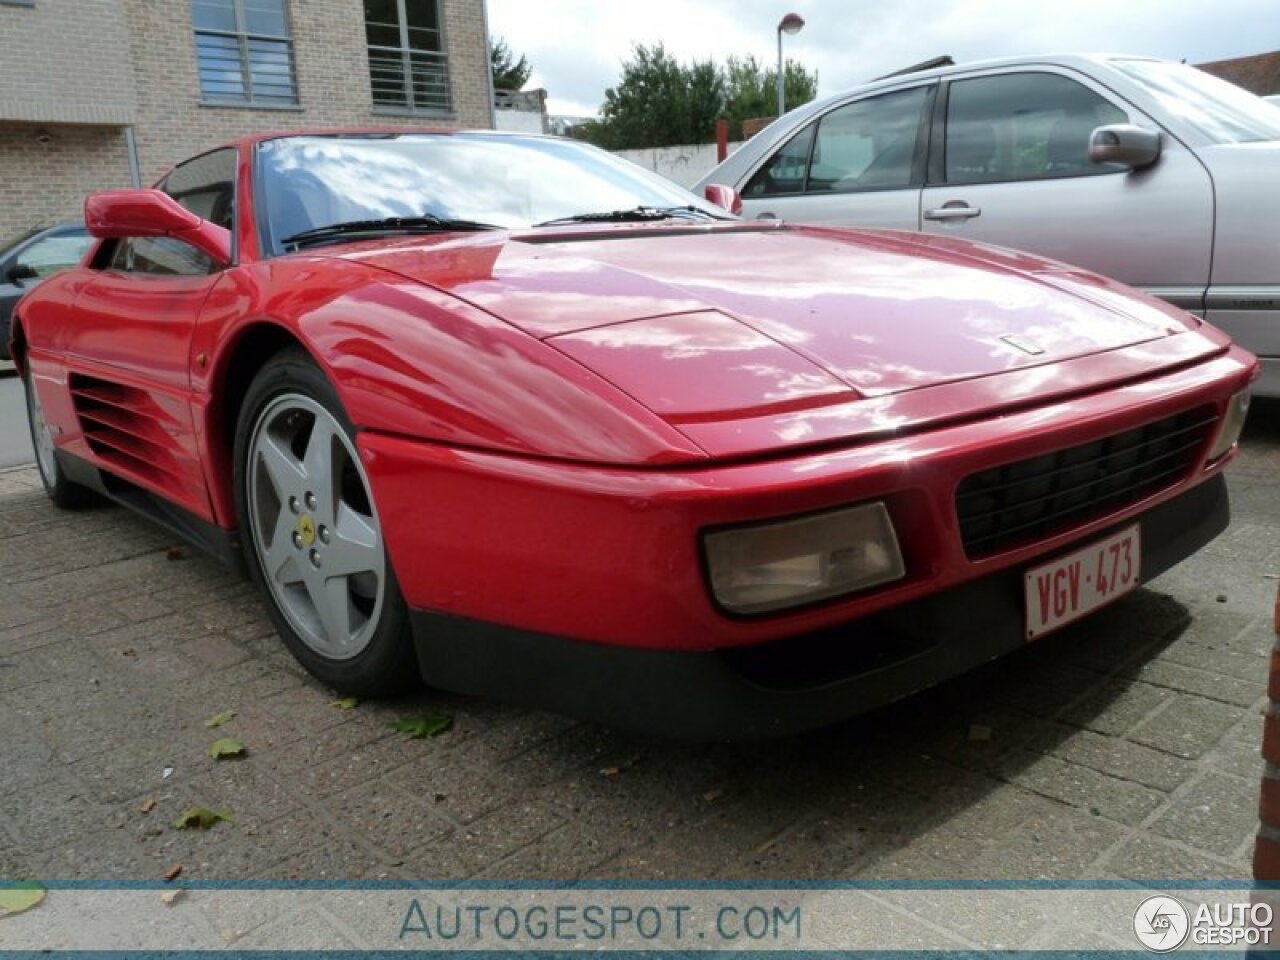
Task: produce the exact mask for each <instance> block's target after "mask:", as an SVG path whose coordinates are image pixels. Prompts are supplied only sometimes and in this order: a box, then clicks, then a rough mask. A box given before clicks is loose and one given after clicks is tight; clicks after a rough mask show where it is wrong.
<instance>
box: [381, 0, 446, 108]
mask: <svg viewBox="0 0 1280 960" xmlns="http://www.w3.org/2000/svg"><path fill="white" fill-rule="evenodd" d="M394 2H395V5H396V29H397V31H398V32H399V36H400V45H399V46H398V47H388V46H384V45H382V44H374V43H370V42H369V33H368V31H369V18H368V17H367V16H365V17H363V24H364V28H365V38H364V40H365V43H364V49H365V60H366V65H367V67H368V69H367V71H366V74H367V75H368V78H369V101H370V103H371V104H372V108H373V112H374V113H381V114H389V115H398V116H432V117H452V116H454V97H453V71H452V70H451V69H450V63H449V60H450V55H449V35H448V31H447V30H446V28H445V21H444V5H443V4H442V3H441V2H440V0H425V2H428V3H434V4H435V8H436V23H437V24H439V26H438V28H437V29H436V33H437V34H438V36H439V41H440V49H439V50H436V51H424V50H419V51H416V52H417V53H428V52H430V53H432V54H433V55H434V56H436V57H439V58H440V64H441V66H442V68H443V73H444V86H445V98H446V102H445V104H444V105H443V106H427V105H419V104H417V103H415V98H414V91H413V54H414V52H415V51H414V49H413V47H412V46H410V44H409V14H408V10H407V9H406V7H405V4H406V3H408V2H410V0H394ZM384 26H385V24H384ZM374 51H380V52H382V53H385V54H388V55H391V54H394V55H396V56H397V57H399V60H400V68H401V70H402V71H403V77H404V93H405V101H406V102H405V104H404V105H400V104H395V103H379V102H378V99H377V95H376V94H375V92H374V89H373V61H372V60H371V59H370V55H371V54H372V53H373V52H374Z"/></svg>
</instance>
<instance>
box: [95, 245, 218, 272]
mask: <svg viewBox="0 0 1280 960" xmlns="http://www.w3.org/2000/svg"><path fill="white" fill-rule="evenodd" d="M213 266H214V264H213V260H211V259H210V258H209V257H207V256H205V255H204V254H203V253H201V252H200V251H199V250H197V249H196V248H195V247H193V246H191V245H190V244H186V243H183V242H182V241H181V240H175V239H173V238H172V237H130V238H128V239H125V240H118V241H116V249H115V252H114V253H113V254H112V255H111V260H110V262H109V263H108V265H107V268H108V269H110V270H117V271H121V272H124V273H140V274H150V275H152V276H162V277H175V276H179V277H198V276H204V275H206V274H209V273H212V272H213Z"/></svg>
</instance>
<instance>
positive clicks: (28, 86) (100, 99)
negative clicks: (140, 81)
mask: <svg viewBox="0 0 1280 960" xmlns="http://www.w3.org/2000/svg"><path fill="white" fill-rule="evenodd" d="M124 4H125V0H36V3H35V5H34V6H31V7H27V6H10V5H8V4H0V121H3V120H27V121H32V122H44V123H49V122H54V123H57V122H69V123H86V122H87V123H93V122H102V123H128V122H129V121H130V120H132V119H133V115H134V110H135V100H134V90H133V71H132V70H131V69H130V64H129V58H128V57H127V56H121V51H127V50H128V47H129V30H128V25H127V22H126V19H125V14H124ZM176 5H177V6H181V7H186V6H187V3H186V0H182V2H180V3H178V4H176Z"/></svg>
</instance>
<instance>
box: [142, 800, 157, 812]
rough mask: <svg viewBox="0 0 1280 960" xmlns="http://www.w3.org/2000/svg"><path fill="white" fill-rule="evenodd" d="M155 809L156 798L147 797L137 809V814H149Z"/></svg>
mask: <svg viewBox="0 0 1280 960" xmlns="http://www.w3.org/2000/svg"><path fill="white" fill-rule="evenodd" d="M155 808H156V798H155V797H147V799H145V800H143V801H142V806H140V807H138V812H139V813H150V812H151V811H152V810H154V809H155Z"/></svg>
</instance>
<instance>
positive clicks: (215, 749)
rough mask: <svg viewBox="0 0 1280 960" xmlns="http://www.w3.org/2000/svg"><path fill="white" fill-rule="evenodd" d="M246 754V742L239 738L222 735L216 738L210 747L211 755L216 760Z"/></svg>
mask: <svg viewBox="0 0 1280 960" xmlns="http://www.w3.org/2000/svg"><path fill="white" fill-rule="evenodd" d="M244 754H245V749H244V744H243V743H241V742H240V741H239V740H232V739H231V738H230V737H222V738H220V739H218V740H215V741H213V743H212V744H211V745H210V747H209V756H211V757H213V759H215V760H225V759H227V758H228V757H243V756H244Z"/></svg>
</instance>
